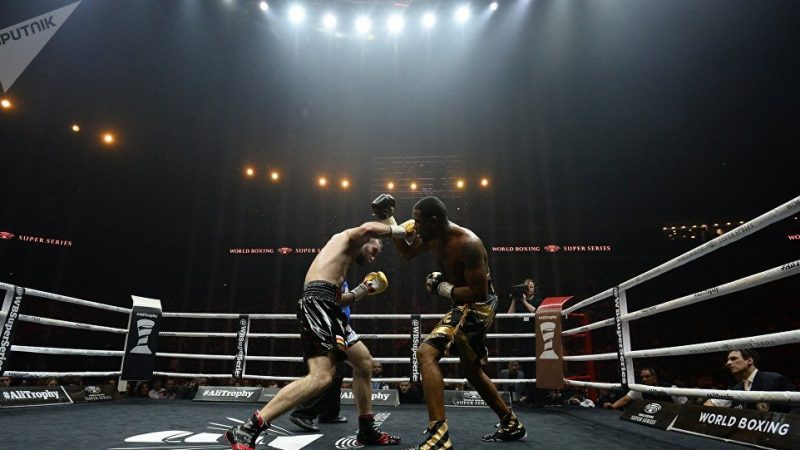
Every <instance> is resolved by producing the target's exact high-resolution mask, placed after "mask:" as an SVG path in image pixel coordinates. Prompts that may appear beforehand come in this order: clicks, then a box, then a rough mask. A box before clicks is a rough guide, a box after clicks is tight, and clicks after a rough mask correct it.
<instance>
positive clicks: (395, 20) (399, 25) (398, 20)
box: [386, 14, 406, 34]
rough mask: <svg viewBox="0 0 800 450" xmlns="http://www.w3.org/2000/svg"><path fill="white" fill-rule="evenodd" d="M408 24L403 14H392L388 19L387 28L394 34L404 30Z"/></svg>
mask: <svg viewBox="0 0 800 450" xmlns="http://www.w3.org/2000/svg"><path fill="white" fill-rule="evenodd" d="M405 26H406V21H405V19H403V16H401V15H400V14H392V15H391V16H389V19H387V20H386V28H388V29H389V32H390V33H392V34H397V33H400V32H401V31H403V28H405Z"/></svg>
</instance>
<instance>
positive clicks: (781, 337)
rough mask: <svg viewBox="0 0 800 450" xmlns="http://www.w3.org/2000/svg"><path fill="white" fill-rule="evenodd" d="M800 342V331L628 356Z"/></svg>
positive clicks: (641, 356)
mask: <svg viewBox="0 0 800 450" xmlns="http://www.w3.org/2000/svg"><path fill="white" fill-rule="evenodd" d="M798 342H800V330H791V331H782V332H779V333H770V334H762V335H759V336H751V337H744V338H736V339H727V340H724V341H715V342H704V343H700V344H690V345H679V346H676V347H665V348H652V349H647V350H631V351H629V352H626V353H625V355H626V356H630V357H632V358H653V357H656V356H675V355H694V354H699V353H712V352H719V351H726V350H727V351H730V350H733V349H738V348H755V347H775V346H778V345H785V344H795V343H798Z"/></svg>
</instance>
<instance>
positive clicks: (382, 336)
mask: <svg viewBox="0 0 800 450" xmlns="http://www.w3.org/2000/svg"><path fill="white" fill-rule="evenodd" d="M381 318H382V317H381ZM122 331H123V332H124V330H122ZM158 335H159V336H171V337H196V338H206V337H226V338H235V337H237V336H238V335H237V334H236V333H204V332H202V331H159V332H158ZM426 336H427V334H423V335H422V337H423V339H424V338H425V337H426ZM247 337H249V338H251V339H263V338H274V339H299V338H300V333H248V334H247ZM358 337H359V339H411V336H410V334H408V333H403V334H359V335H358ZM486 337H487V338H489V339H518V338H531V339H534V338H535V337H536V333H488V334H487V335H486Z"/></svg>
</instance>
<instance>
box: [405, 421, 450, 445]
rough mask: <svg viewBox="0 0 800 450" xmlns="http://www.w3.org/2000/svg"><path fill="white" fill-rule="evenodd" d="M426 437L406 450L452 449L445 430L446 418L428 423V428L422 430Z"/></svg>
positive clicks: (448, 435)
mask: <svg viewBox="0 0 800 450" xmlns="http://www.w3.org/2000/svg"><path fill="white" fill-rule="evenodd" d="M424 433H427V434H428V437H427V438H426V439H425V440H424V441H422V443H420V444H419V445H417V446H415V447H411V448H409V449H407V450H440V449H442V450H452V449H453V443H452V442H450V433H449V432H448V430H447V419H443V420H437V421H434V422H430V423H429V424H428V429H427V430H425V431H424Z"/></svg>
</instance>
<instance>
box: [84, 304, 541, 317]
mask: <svg viewBox="0 0 800 450" xmlns="http://www.w3.org/2000/svg"><path fill="white" fill-rule="evenodd" d="M98 304H99V303H98ZM129 311H130V310H129ZM244 315H246V316H248V317H250V319H251V320H265V319H270V320H294V319H297V315H296V314H246V313H242V314H236V313H190V312H164V313H162V314H161V317H165V318H172V319H239V317H241V316H244ZM377 316H379V317H380V318H381V319H411V318H412V317H414V316H419V318H420V319H423V320H424V319H437V320H439V319H441V318H442V314H379V315H377ZM350 317H351V318H353V319H374V318H375V317H376V314H351V315H350ZM494 317H495V318H496V319H511V318H526V317H528V318H531V317H536V314H533V313H498V314H495V316H494Z"/></svg>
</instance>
